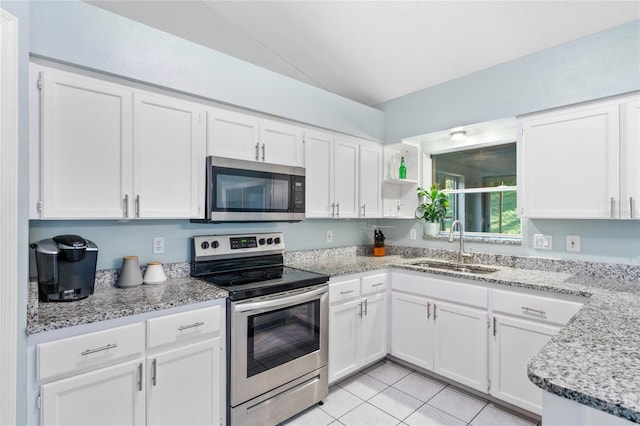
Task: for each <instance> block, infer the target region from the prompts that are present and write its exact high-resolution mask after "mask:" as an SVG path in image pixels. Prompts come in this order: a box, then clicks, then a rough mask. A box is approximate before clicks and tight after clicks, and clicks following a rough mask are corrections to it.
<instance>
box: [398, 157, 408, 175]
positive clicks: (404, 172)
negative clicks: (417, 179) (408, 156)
mask: <svg viewBox="0 0 640 426" xmlns="http://www.w3.org/2000/svg"><path fill="white" fill-rule="evenodd" d="M398 178H399V179H406V178H407V166H405V165H404V157H400V169H399V170H398Z"/></svg>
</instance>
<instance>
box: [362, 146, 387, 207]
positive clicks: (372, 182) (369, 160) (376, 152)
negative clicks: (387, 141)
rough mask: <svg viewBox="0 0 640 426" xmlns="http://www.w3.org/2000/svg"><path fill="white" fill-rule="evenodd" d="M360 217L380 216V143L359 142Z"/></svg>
mask: <svg viewBox="0 0 640 426" xmlns="http://www.w3.org/2000/svg"><path fill="white" fill-rule="evenodd" d="M359 181H360V188H359V189H360V191H359V193H360V204H359V206H358V208H359V209H360V214H359V216H360V217H381V216H382V190H381V189H382V145H380V144H374V143H362V144H360V176H359Z"/></svg>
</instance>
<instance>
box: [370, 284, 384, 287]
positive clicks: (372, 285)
mask: <svg viewBox="0 0 640 426" xmlns="http://www.w3.org/2000/svg"><path fill="white" fill-rule="evenodd" d="M381 285H384V283H377V284H371V287H380V286H381Z"/></svg>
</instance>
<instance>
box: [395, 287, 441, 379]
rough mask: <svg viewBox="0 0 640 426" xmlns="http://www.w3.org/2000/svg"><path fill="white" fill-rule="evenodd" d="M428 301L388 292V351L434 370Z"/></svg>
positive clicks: (429, 304)
mask: <svg viewBox="0 0 640 426" xmlns="http://www.w3.org/2000/svg"><path fill="white" fill-rule="evenodd" d="M430 316H431V302H429V301H428V300H427V298H426V297H419V296H413V295H409V294H404V293H397V292H392V293H391V354H392V355H393V356H396V357H398V358H400V359H402V360H404V361H407V362H410V363H412V364H415V365H417V366H419V367H423V368H426V369H429V370H433V328H432V327H431V324H429V322H430Z"/></svg>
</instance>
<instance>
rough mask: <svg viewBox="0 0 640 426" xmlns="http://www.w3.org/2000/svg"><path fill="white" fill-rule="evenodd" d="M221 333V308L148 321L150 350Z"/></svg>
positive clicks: (211, 308)
mask: <svg viewBox="0 0 640 426" xmlns="http://www.w3.org/2000/svg"><path fill="white" fill-rule="evenodd" d="M219 331H220V306H212V307H210V308H204V309H197V310H194V311H188V312H181V313H179V314H173V315H167V316H164V317H159V318H153V319H150V320H147V345H148V347H149V348H154V347H157V346H162V345H166V344H169V343H175V342H184V341H186V340H190V339H197V338H201V337H203V336H207V335H209V334H211V333H217V332H219Z"/></svg>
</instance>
